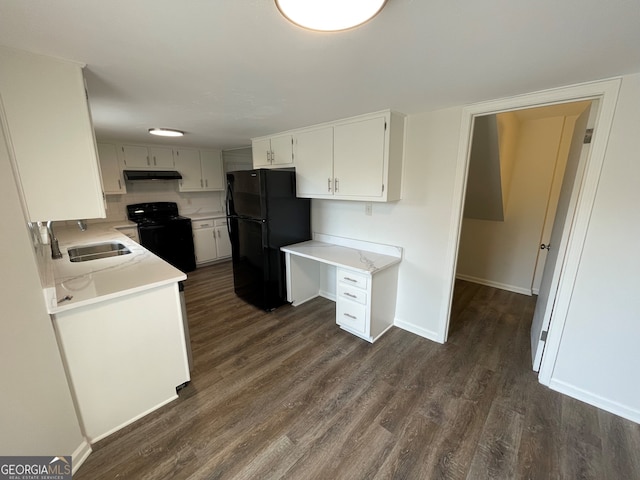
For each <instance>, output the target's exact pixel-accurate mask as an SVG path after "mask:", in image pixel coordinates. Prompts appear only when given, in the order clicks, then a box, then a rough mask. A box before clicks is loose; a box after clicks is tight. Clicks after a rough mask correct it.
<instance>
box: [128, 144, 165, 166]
mask: <svg viewBox="0 0 640 480" xmlns="http://www.w3.org/2000/svg"><path fill="white" fill-rule="evenodd" d="M120 149H121V151H122V160H123V163H124V166H125V168H126V169H129V170H131V169H140V170H166V169H171V168H173V166H174V160H173V148H171V147H157V146H153V147H151V146H149V147H147V146H144V145H122V146H121V147H120Z"/></svg>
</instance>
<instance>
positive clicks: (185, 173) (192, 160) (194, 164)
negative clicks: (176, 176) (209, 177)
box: [175, 148, 203, 192]
mask: <svg viewBox="0 0 640 480" xmlns="http://www.w3.org/2000/svg"><path fill="white" fill-rule="evenodd" d="M175 163H176V165H175V166H176V170H177V171H178V172H180V175H182V180H179V185H180V191H181V192H192V191H198V190H202V184H203V182H202V169H201V167H200V152H199V151H198V150H195V149H191V148H179V149H177V150H176V160H175Z"/></svg>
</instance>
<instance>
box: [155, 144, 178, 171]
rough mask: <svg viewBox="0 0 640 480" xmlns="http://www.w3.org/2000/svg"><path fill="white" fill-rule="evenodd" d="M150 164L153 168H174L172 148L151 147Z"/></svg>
mask: <svg viewBox="0 0 640 480" xmlns="http://www.w3.org/2000/svg"><path fill="white" fill-rule="evenodd" d="M149 163H150V165H151V166H152V167H158V168H173V149H172V148H171V147H149Z"/></svg>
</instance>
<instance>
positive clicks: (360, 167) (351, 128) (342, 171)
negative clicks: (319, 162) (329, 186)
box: [333, 117, 387, 198]
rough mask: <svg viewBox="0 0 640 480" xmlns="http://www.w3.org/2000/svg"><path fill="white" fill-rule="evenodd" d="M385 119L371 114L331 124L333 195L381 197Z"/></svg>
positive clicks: (382, 191)
mask: <svg viewBox="0 0 640 480" xmlns="http://www.w3.org/2000/svg"><path fill="white" fill-rule="evenodd" d="M386 122H387V119H386V118H385V117H375V118H371V119H367V120H361V121H355V122H351V123H345V124H342V125H336V126H335V127H333V185H334V194H335V195H337V196H340V197H367V198H382V197H383V193H384V188H385V185H384V184H385V175H384V173H385V172H384V167H385V140H386V138H385V137H386V135H385V134H386V127H385V126H386Z"/></svg>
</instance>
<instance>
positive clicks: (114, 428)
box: [90, 394, 178, 443]
mask: <svg viewBox="0 0 640 480" xmlns="http://www.w3.org/2000/svg"><path fill="white" fill-rule="evenodd" d="M177 398H178V395H177V394H176V395H172V396H171V397H169V398H168V399H166V400H164V401H162V402H160V403H159V404H157V405H155V406H153V407H151V408H150V409H148V410H146V411H144V412H142V413H141V414H139V415H136V416H135V417H133V418H131V419H129V420H127V421H126V422H123V423H122V424H120V425H118V426H117V427H113V428H112V429H111V430H109V431H108V432H105V433H103V434H101V435H98V436H97V437H95V438H91V439H90V441H91V443H96V442H99V441H100V440H102V439H103V438H106V437H108V436H109V435H111V434H112V433H115V432H117V431H118V430H121V429H123V428H124V427H126V426H127V425H130V424H132V423H133V422H135V421H137V420H140V419H141V418H142V417H144V416H145V415H149V414H150V413H151V412H153V411H155V410H157V409H159V408H160V407H164V406H165V405H167V404H169V403H171V402H173V401H174V400H176V399H177Z"/></svg>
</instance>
